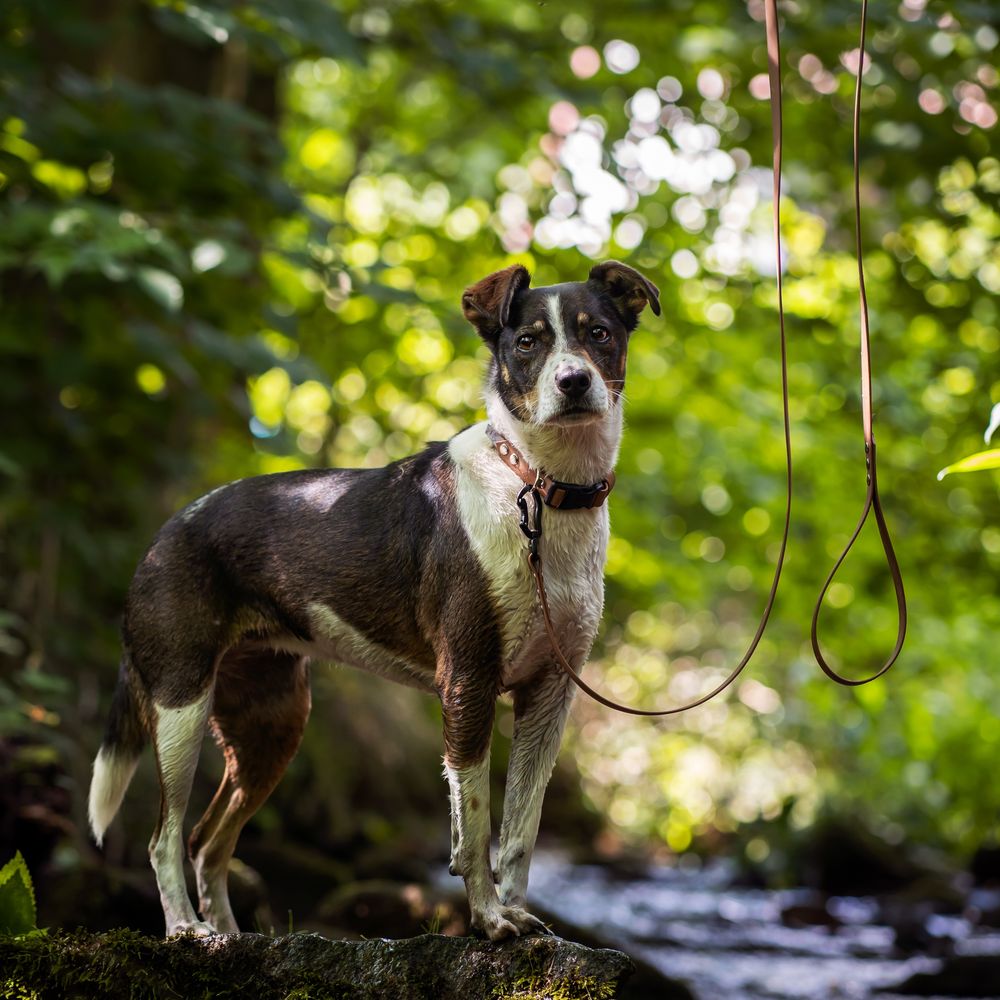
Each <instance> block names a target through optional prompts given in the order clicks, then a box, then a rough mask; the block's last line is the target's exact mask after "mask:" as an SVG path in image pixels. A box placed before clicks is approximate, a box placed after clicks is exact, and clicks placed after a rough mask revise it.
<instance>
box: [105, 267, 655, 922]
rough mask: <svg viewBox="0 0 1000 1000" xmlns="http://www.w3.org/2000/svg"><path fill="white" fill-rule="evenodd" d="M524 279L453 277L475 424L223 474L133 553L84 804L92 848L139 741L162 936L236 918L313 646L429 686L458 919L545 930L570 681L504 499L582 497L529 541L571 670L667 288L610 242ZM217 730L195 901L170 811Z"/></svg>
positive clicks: (291, 746) (199, 828)
mask: <svg viewBox="0 0 1000 1000" xmlns="http://www.w3.org/2000/svg"><path fill="white" fill-rule="evenodd" d="M530 282H531V279H530V276H529V274H528V271H527V270H526V269H525V268H524V267H522V266H521V265H513V266H511V267H508V268H506V269H505V270H502V271H498V272H497V273H495V274H491V275H489V276H488V277H486V278H484V279H483V280H481V281H480V282H478V283H477V284H475V285H472V286H471V287H470V288H468V289H466V291H465V293H464V294H463V296H462V308H463V312H464V314H465V316H466V318H467V319H468V320H469V321H470V322H471V323H472V325H473V326H474V327H475V328H476V330H477V332H478V333H479V335H480V337H481V338H482V339H483V340H484V341H485V343H486V344H487V346H488V348H489V350H490V354H491V361H490V365H489V371H488V375H487V379H486V385H485V392H484V395H485V401H486V411H487V415H488V421H487V422H483V423H479V424H475V425H473V426H471V427H468V428H466V429H465V430H463V431H461V432H459V433H458V434H456V435H455V436H454V437H452V438H451V439H450V440H449V441H447V442H437V443H433V444H431V445H429V446H428V447H427V448H426V449H425V450H424V451H422V452H420V453H419V454H417V455H414V456H412V457H410V458H407V459H404V460H402V461H399V462H394V463H392V464H390V465H388V466H385V467H383V468H376V469H346V470H337V469H323V470H308V471H299V472H286V473H278V474H276V475H267V476H256V477H252V478H248V479H242V480H238V481H237V482H234V483H230V484H228V485H226V486H222V487H220V488H218V489H216V490H213V491H212V492H210V493H208V494H206V495H205V496H203V497H201V498H200V499H197V500H195V501H194V502H193V503H191V504H189V505H188V506H187V507H185V508H184V509H183V510H181V511H180V512H179V513H178V514H176V515H175V516H174V517H173V518H171V520H169V521H168V522H167V523H166V524H165V525H164V527H163V528H162V529H161V530H160V532H159V534H158V535H157V536H156V538H155V540H154V541H153V544H152V546H151V547H150V549H149V551H148V552H147V553H146V555H145V557H144V558H143V560H142V562H141V563H140V564H139V566H138V568H137V570H136V573H135V576H134V578H133V580H132V583H131V586H130V588H129V592H128V597H127V601H126V608H125V614H124V618H123V624H122V639H123V643H122V645H123V653H122V659H121V666H120V670H119V675H118V683H117V687H116V689H115V692H114V696H113V699H112V704H111V710H110V715H109V719H108V724H107V730H106V733H105V736H104V739H103V742H102V745H101V748H100V750H99V752H98V754H97V757H96V760H95V761H94V770H93V779H92V782H91V787H90V798H89V817H90V824H91V828H92V830H93V834H94V837H95V839H96V841H97V843H98V844H100V843H101V841H102V838H103V836H104V833H105V831H106V830H107V827H108V824H109V823H110V822H111V820H112V819H113V818H114V816H115V814H116V812H117V811H118V808H119V806H120V805H121V801H122V798H123V796H124V794H125V791H126V789H127V787H128V784H129V781H130V780H131V778H132V775H133V773H134V771H135V767H136V764H137V762H138V759H139V756H140V753H141V751H142V750H143V748H144V746H145V744H146V743H147V742H148V741H150V740H151V741H152V743H153V748H154V752H155V758H156V767H157V772H158V776H159V782H160V790H161V807H160V816H159V821H158V823H157V826H156V831H155V832H154V834H153V838H152V841H151V842H150V847H149V854H150V860H151V863H152V866H153V869H154V871H155V873H156V881H157V885H158V888H159V893H160V900H161V902H162V905H163V913H164V920H165V923H166V933H167V936H171V935H174V934H178V933H183V932H193V933H194V934H197V935H207V934H213V933H226V932H235V931H237V930H238V927H237V925H236V920H235V919H234V917H233V912H232V909H231V907H230V904H229V898H228V894H227V887H226V878H227V870H228V865H229V860H230V858H231V857H232V855H233V851H234V849H235V847H236V841H237V838H238V836H239V834H240V831H241V830H242V828H243V825H244V824H245V823H246V822H247V820H249V819H250V817H251V816H253V814H254V813H255V812H256V811H257V809H259V808H260V806H261V804H262V803H263V802H264V801H265V800H266V799H267V797H268V795H269V794H270V793H271V791H272V790H273V789H274V787H275V786H276V785H277V783H278V781H279V779H280V778H281V775H282V774H283V772H284V771H285V768H286V767H287V765H288V763H289V761H290V760H291V759H292V757H293V756H294V755H295V752H296V750H297V749H298V745H299V741H300V738H301V736H302V732H303V728H304V727H305V724H306V720H307V718H308V716H309V709H310V690H309V663H310V661H311V660H320V661H335V662H338V663H343V664H349V665H352V666H355V667H359V668H361V669H364V670H368V671H371V672H372V673H375V674H380V675H382V676H383V677H386V678H389V679H390V680H394V681H398V682H399V683H402V684H407V685H411V686H413V687H416V688H419V689H421V690H422V691H426V692H428V693H430V694H435V695H437V697H438V698H439V699H440V701H441V706H442V715H443V727H444V770H445V775H446V777H447V781H448V786H449V790H450V798H451V831H452V834H451V871H452V873H453V874H456V875H461V876H462V877H463V878H464V880H465V886H466V891H467V894H468V899H469V907H470V911H471V927H472V928H473V930H474V931H476V932H478V933H480V934H482V935H485V936H486V937H488V938H490V939H491V940H500V939H503V938H507V937H511V936H517V935H521V934H531V933H544V932H545V927H544V925H543V924H542V923H541V922H540V921H539V920H538V919H537V918H536V917H534V916H532V914H531V913H529V912H528V909H527V903H526V894H527V888H528V866H529V864H530V861H531V855H532V851H533V848H534V843H535V838H536V836H537V832H538V824H539V818H540V815H541V808H542V797H543V795H544V791H545V787H546V784H547V783H548V780H549V776H550V774H551V772H552V768H553V766H554V764H555V759H556V755H557V752H558V749H559V744H560V741H561V739H562V732H563V726H564V723H565V721H566V715H567V711H568V709H569V705H570V701H571V697H572V692H573V687H572V686H571V685H570V683H569V678H568V677H567V676H566V675H565V674H564V673H562V672H561V671H560V670H558V669H557V668H556V666H555V664H554V660H553V655H552V652H551V647H550V644H549V640H548V639H547V637H546V635H545V632H544V629H543V624H542V620H541V617H540V614H539V607H538V602H537V599H536V595H535V590H534V588H533V585H532V577H531V573H530V568H529V566H528V562H527V558H526V555H527V549H526V543H525V538H524V535H523V534H522V531H521V530H520V527H519V523H518V516H517V507H516V502H517V500H518V494H519V493H520V492H522V491H525V490H527V489H529V488H530V487H527V486H526V485H525V483H530V482H532V481H534V482H535V486H536V487H538V486H540V484H542V482H543V479H544V478H545V476H546V475H547V476H549V477H551V478H552V479H553V480H555V481H556V482H554V484H553V485H554V487H557V488H558V489H555V490H552V489H550V490H549V492H548V496H547V498H546V502H547V503H549V504H550V505H551V506H558V504H556V503H554V502H553V496H554V494H557V493H559V492H560V490H561V491H562V494H563V495H566V493H567V492H568V493H569V494H572V495H574V496H577V497H578V498H579V497H583V500H582V501H580V502H579V503H574V504H567V508H571V507H574V506H575V507H577V508H578V509H565V510H555V511H553V512H552V513H551V514H548V515H547V516H546V528H545V537H544V539H542V540H541V543H540V554H541V556H542V557H543V558H544V562H545V572H546V581H547V589H548V595H549V605H550V608H551V617H552V620H553V623H554V625H555V629H556V633H557V636H558V639H559V642H560V645H561V647H562V649H563V651H564V653H565V654H566V656H567V657H568V658H569V660H570V663H571V664H572V666H573V667H574V669H575V670H577V671H579V670H580V668H581V667H582V666H583V664H584V662H585V660H586V658H587V656H588V654H589V651H590V647H591V645H592V643H593V641H594V637H595V635H596V633H597V628H598V622H599V619H600V617H601V612H602V608H603V602H604V582H603V572H604V563H605V553H606V549H607V542H608V509H607V506H606V505H605V504H604V503H603V498H604V496H606V494H607V492H608V489H609V488H610V484H611V483H612V482H613V479H609V474H610V473H611V470H612V469H613V467H614V464H615V460H616V457H617V454H618V449H619V443H620V441H621V436H622V426H623V413H622V409H623V395H622V390H623V387H624V383H625V364H626V356H627V351H628V343H629V337H630V334H631V333H632V331H633V330H634V329H635V328H636V326H637V324H638V320H639V314H640V313H641V312H642V310H643V308H644V307H645V306H646V305H647V304H648V305H650V306H651V308H652V310H653V312H655V313H656V314H657V315H658V314H659V312H660V306H659V292H658V290H657V288H656V286H655V285H654V284H653V283H652V282H651V281H649V280H648V279H647V278H645V277H643V276H642V275H641V274H639V273H638V272H637V271H635V270H634V269H633V268H631V267H628V266H627V265H625V264H622V263H620V262H618V261H606V262H604V263H601V264H597V265H595V266H594V267H593V268H592V269H591V271H590V273H589V275H588V278H587V280H586V281H581V282H570V283H566V284H559V285H552V286H548V287H542V288H532V287H531V283H530ZM546 482H549V480H546ZM575 484H582V485H575ZM563 487H565V489H562V488H563ZM574 491H575V492H574ZM588 497H589V498H590V500H589V501H587V498H588ZM504 692H510V693H511V695H512V696H513V706H514V719H515V721H514V736H513V743H512V748H511V753H510V764H509V771H508V777H507V788H506V795H505V802H504V810H503V820H502V825H501V831H500V846H499V853H498V856H497V865H496V869H495V871H494V869H493V868H492V866H491V860H490V839H491V823H490V805H489V795H490V788H489V758H490V742H491V736H492V728H493V720H494V711H495V703H496V700H497V698H498V696H499V695H500V694H502V693H504ZM208 728H210V729H211V731H212V733H213V735H214V737H215V739H216V741H217V743H218V744H219V746H220V747H221V749H222V751H223V754H224V757H225V772H224V776H223V778H222V783H221V784H220V786H219V788H218V791H217V792H216V794H215V797H214V798H213V799H212V801H211V804H210V805H209V806H208V809H207V810H206V812H205V814H204V815H203V816H202V817H201V819H200V821H199V822H198V823H197V825H196V826H195V828H194V830H193V832H192V833H191V836H190V839H189V841H188V855H189V857H190V860H191V861H192V863H193V867H194V873H195V877H196V882H197V891H198V911H199V913H200V918H199V913H196V912H195V909H194V907H193V906H192V903H191V900H190V898H189V896H188V892H187V888H186V886H185V881H184V854H185V851H184V839H183V820H184V812H185V809H186V806H187V803H188V798H189V795H190V791H191V785H192V781H193V777H194V772H195V768H196V765H197V761H198V756H199V753H200V750H201V744H202V742H203V737H204V733H205V731H206V729H208Z"/></svg>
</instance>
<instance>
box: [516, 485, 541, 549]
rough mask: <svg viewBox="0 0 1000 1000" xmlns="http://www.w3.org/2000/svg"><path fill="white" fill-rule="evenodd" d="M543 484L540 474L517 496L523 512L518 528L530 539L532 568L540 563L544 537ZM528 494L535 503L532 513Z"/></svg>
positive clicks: (522, 488) (529, 547)
mask: <svg viewBox="0 0 1000 1000" xmlns="http://www.w3.org/2000/svg"><path fill="white" fill-rule="evenodd" d="M541 482H542V476H541V474H539V475H538V477H537V479H536V480H535V482H534V483H532V484H530V485H525V486H522V487H521V491H520V493H518V494H517V509H518V510H519V511H520V512H521V516H520V520H519V522H518V526H519V527H520V529H521V532H522V534H523V535H524V537H525V538H527V539H528V561H529V562H530V563H531V564H532V566H534V565H535V564H536V563H537V562H538V559H539V556H538V539H539V538H541V537H542V494H541V492H540V491H539V484H540V483H541ZM528 494H531V498H532V500H533V501H534V504H533V510H532V511H530V512H529V510H528V499H527V498H528ZM532 522H534V523H532Z"/></svg>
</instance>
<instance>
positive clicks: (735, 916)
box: [530, 854, 1000, 1000]
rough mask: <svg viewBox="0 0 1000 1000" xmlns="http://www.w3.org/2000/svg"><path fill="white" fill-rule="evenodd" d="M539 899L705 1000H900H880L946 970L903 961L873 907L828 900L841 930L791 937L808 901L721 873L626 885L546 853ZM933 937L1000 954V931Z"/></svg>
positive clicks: (937, 923) (937, 922)
mask: <svg viewBox="0 0 1000 1000" xmlns="http://www.w3.org/2000/svg"><path fill="white" fill-rule="evenodd" d="M530 896H531V899H532V901H533V902H534V903H536V904H537V905H538V907H539V909H543V910H545V911H547V912H548V913H551V914H552V915H553V916H555V917H558V918H559V919H561V920H563V921H565V922H566V923H568V924H570V925H574V926H577V927H582V928H586V929H588V930H590V931H591V932H592V933H594V934H596V935H597V936H599V937H600V938H601V939H603V940H604V941H606V942H607V943H608V944H609V945H610V946H614V947H618V948H621V949H622V950H623V951H626V952H628V953H629V954H630V955H633V956H635V957H637V958H641V959H643V960H645V961H646V962H648V963H649V964H650V965H652V966H654V967H655V968H657V969H659V970H660V971H662V972H663V973H664V974H665V975H668V976H671V977H674V978H679V979H682V980H684V981H685V982H687V983H688V985H689V986H690V987H691V988H692V990H693V991H694V993H695V995H696V996H697V997H698V1000H827V998H829V1000H868V998H871V1000H875V998H876V997H877V998H878V1000H893V998H894V997H896V998H897V1000H898V995H897V994H893V993H891V992H882V991H883V990H885V989H886V988H887V987H891V986H892V985H893V984H899V983H901V982H902V981H903V980H904V979H906V978H907V976H909V975H911V974H912V973H914V972H918V971H933V970H934V969H936V968H937V966H938V962H937V960H936V959H933V958H930V957H927V956H920V955H918V956H913V957H901V956H900V955H899V954H898V952H897V950H896V949H895V947H894V940H895V935H894V931H893V930H892V928H890V927H887V926H885V925H882V924H879V923H878V917H879V906H878V904H877V902H876V901H875V900H873V899H868V898H863V897H841V898H837V899H833V900H830V901H829V903H828V905H827V911H828V912H829V913H830V914H831V916H832V917H833V918H835V921H836V924H837V926H836V927H835V928H833V929H831V928H827V927H813V926H809V927H803V928H796V927H788V926H785V924H784V923H783V922H782V912H783V911H784V910H786V909H787V908H788V907H791V906H796V905H799V904H803V903H806V902H808V901H809V900H810V899H811V897H810V896H809V894H808V893H806V892H804V891H801V890H791V891H768V890H759V889H745V888H739V887H734V885H733V879H732V872H731V870H730V869H729V868H728V867H727V866H726V865H725V864H721V863H720V864H712V865H710V866H708V867H706V868H705V869H703V870H699V871H682V870H678V869H664V868H660V869H652V870H650V872H649V873H648V874H646V875H644V876H643V877H641V878H638V877H636V878H628V879H622V878H621V877H619V876H617V875H615V874H612V873H611V872H609V871H608V870H607V869H606V868H601V867H596V866H587V865H574V864H570V863H569V862H568V861H566V860H565V859H563V858H561V857H559V856H558V855H555V854H540V855H537V856H536V858H535V860H534V861H533V863H532V868H531V891H530ZM924 926H925V928H926V930H927V932H928V934H929V935H930V936H931V937H934V936H937V937H940V938H942V939H945V938H947V939H949V940H952V941H954V945H953V949H954V950H955V951H956V952H958V953H962V952H964V953H966V954H974V953H992V954H996V953H997V950H998V945H1000V942H998V940H997V938H998V935H997V933H996V932H995V931H984V930H980V929H977V928H975V927H973V926H972V925H971V924H969V923H968V921H966V920H964V919H963V918H961V917H940V916H932V917H929V918H928V920H927V921H926V922H925V925H924ZM997 998H998V1000H1000V985H998V990H997ZM650 1000H654V998H650ZM951 1000H954V998H951Z"/></svg>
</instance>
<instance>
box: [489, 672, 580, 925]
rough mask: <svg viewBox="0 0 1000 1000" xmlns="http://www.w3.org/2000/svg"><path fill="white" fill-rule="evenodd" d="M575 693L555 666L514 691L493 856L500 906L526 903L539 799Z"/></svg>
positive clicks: (550, 769) (538, 818)
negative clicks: (511, 730)
mask: <svg viewBox="0 0 1000 1000" xmlns="http://www.w3.org/2000/svg"><path fill="white" fill-rule="evenodd" d="M574 690H575V689H574V688H573V687H571V686H570V682H569V678H568V677H566V675H565V674H563V673H562V672H561V671H560V670H558V669H557V668H556V667H555V665H554V664H553V665H552V667H551V669H547V670H544V671H543V672H542V673H540V674H537V675H536V676H535V677H534V678H533V679H532V680H531V681H529V682H528V683H526V684H524V685H522V686H520V687H518V688H516V689H515V690H514V739H513V743H512V744H511V751H510V763H509V765H508V768H507V791H506V794H505V796H504V807H503V824H502V826H501V828H500V853H499V855H498V857H497V873H498V876H499V878H498V881H499V883H500V902H501V903H503V904H504V905H505V906H519V907H523V906H524V905H525V897H526V895H527V891H528V867H529V865H530V864H531V854H532V851H533V850H534V847H535V838H536V837H537V836H538V822H539V820H540V818H541V815H542V799H543V797H544V796H545V786H546V785H547V784H548V782H549V777H550V776H551V774H552V768H553V766H554V765H555V761H556V756H557V754H558V753H559V744H560V743H561V742H562V734H563V727H564V726H565V723H566V715H567V713H568V712H569V706H570V702H571V701H572V698H573V692H574Z"/></svg>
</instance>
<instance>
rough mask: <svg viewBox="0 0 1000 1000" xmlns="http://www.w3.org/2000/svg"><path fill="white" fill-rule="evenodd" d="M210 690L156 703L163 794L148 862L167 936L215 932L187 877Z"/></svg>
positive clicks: (158, 755)
mask: <svg viewBox="0 0 1000 1000" xmlns="http://www.w3.org/2000/svg"><path fill="white" fill-rule="evenodd" d="M212 694H213V692H212V689H211V688H209V689H208V691H206V692H205V694H204V695H203V696H202V697H201V698H199V699H198V701H196V702H193V703H192V704H190V705H185V706H184V707H183V708H163V707H161V706H159V705H157V706H156V731H155V737H154V738H155V743H156V756H157V762H158V764H159V768H160V781H161V789H162V794H163V802H164V808H163V824H162V826H161V827H160V830H159V836H158V837H157V839H156V842H155V843H154V844H152V845H150V852H149V856H150V861H151V862H152V864H153V870H154V871H155V872H156V883H157V885H158V886H159V889H160V902H161V903H162V905H163V916H164V920H165V921H166V926H167V936H168V937H169V936H170V935H171V934H177V933H179V932H180V931H184V930H189V929H190V930H194V931H195V932H197V933H211V932H212V928H211V927H210V926H209V925H208V924H204V923H202V922H201V921H200V920H198V918H197V916H196V915H195V912H194V907H192V905H191V900H190V899H189V898H188V893H187V885H186V884H185V881H184V810H185V809H186V808H187V803H188V798H189V797H190V795H191V783H192V781H193V780H194V771H195V767H196V766H197V763H198V755H199V754H200V752H201V744H202V740H203V739H204V736H205V725H206V722H207V719H208V710H209V706H210V705H211V703H212Z"/></svg>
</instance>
